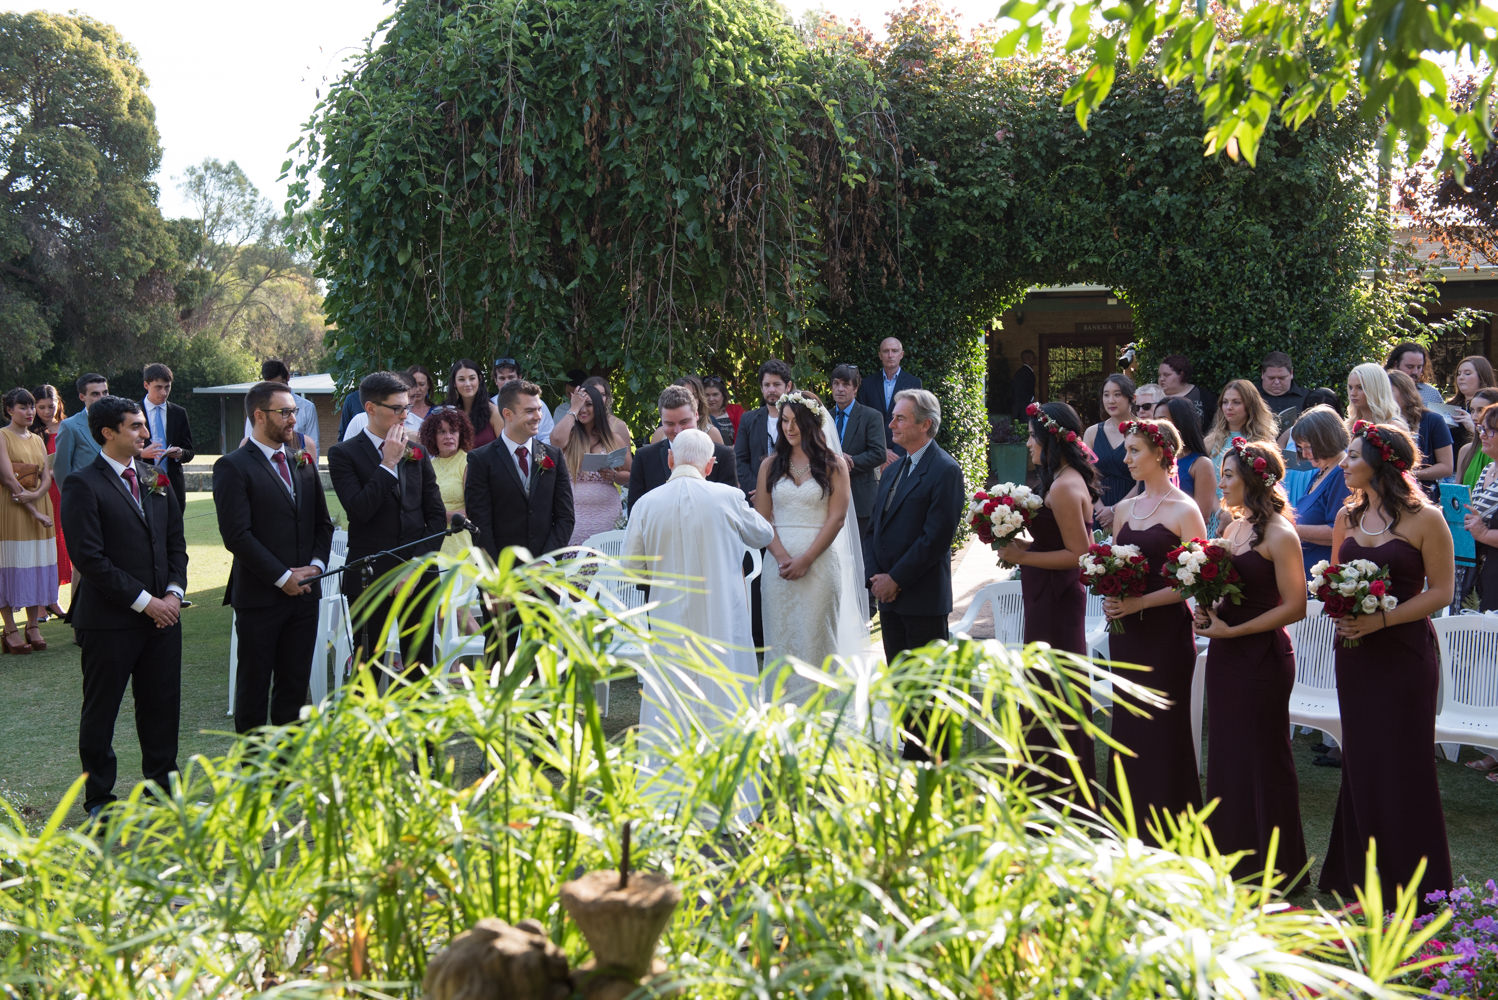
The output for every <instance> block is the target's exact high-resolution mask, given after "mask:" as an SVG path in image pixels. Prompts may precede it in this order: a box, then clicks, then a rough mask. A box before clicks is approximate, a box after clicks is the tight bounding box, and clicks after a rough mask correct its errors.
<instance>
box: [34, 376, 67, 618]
mask: <svg viewBox="0 0 1498 1000" xmlns="http://www.w3.org/2000/svg"><path fill="white" fill-rule="evenodd" d="M31 394H32V395H33V396H35V397H36V420H34V421H32V424H31V432H32V433H33V434H39V435H41V438H42V441H43V442H44V443H45V444H46V445H47V465H48V466H49V467H51V466H52V464H53V462H54V461H55V460H54V459H53V457H52V456H54V455H56V454H57V428H58V427H60V426H61V425H62V421H63V418H64V417H66V416H67V415H68V414H67V410H66V408H64V406H63V405H62V395H61V394H60V393H59V392H58V391H57V387H56V386H53V385H39V386H37V387H36V388H35V389H32V390H31ZM48 495H49V496H51V497H52V527H53V528H55V529H56V532H57V583H58V585H59V586H61V585H62V584H64V583H67V584H71V583H72V582H73V561H72V560H71V559H69V558H68V546H67V541H66V540H65V539H64V538H63V535H62V492H61V491H60V490H59V489H58V488H57V474H56V472H55V470H54V472H53V475H52V487H51V489H50V490H49V491H48ZM47 614H49V615H51V616H52V617H53V618H61V617H62V616H63V611H62V608H60V607H58V606H57V604H56V602H53V603H52V604H49V605H47Z"/></svg>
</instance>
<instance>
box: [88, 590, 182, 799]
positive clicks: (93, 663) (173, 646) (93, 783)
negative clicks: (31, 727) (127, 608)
mask: <svg viewBox="0 0 1498 1000" xmlns="http://www.w3.org/2000/svg"><path fill="white" fill-rule="evenodd" d="M141 620H142V621H144V622H147V623H148V624H147V626H146V627H143V628H131V629H81V630H79V631H78V639H79V641H80V642H81V643H82V644H83V716H82V718H81V719H80V720H79V723H78V759H79V760H80V762H82V764H83V770H84V772H85V773H86V774H87V775H88V780H87V781H85V782H84V785H83V808H84V809H88V810H91V809H93V808H94V807H95V806H103V805H107V804H108V803H110V802H113V801H114V800H115V795H114V782H115V772H116V767H117V765H116V761H115V756H114V724H115V720H116V719H118V718H119V715H120V703H121V702H122V701H123V700H124V697H125V688H126V686H127V685H128V686H129V687H130V688H131V689H132V690H133V691H134V693H135V733H136V736H137V737H138V738H139V739H140V756H141V772H142V774H144V776H145V779H146V780H147V781H154V782H156V783H157V784H158V785H160V786H161V787H162V788H163V789H165V788H166V786H167V781H168V780H169V778H170V776H171V774H172V772H174V771H176V770H177V730H178V725H179V720H180V716H181V710H182V626H181V625H180V624H178V625H173V626H172V627H171V628H157V627H156V626H155V625H154V624H150V619H148V618H146V617H145V616H144V615H142V616H141Z"/></svg>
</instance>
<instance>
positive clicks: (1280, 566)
mask: <svg viewBox="0 0 1498 1000" xmlns="http://www.w3.org/2000/svg"><path fill="white" fill-rule="evenodd" d="M1284 480H1285V463H1284V460H1283V459H1282V458H1281V457H1280V453H1279V449H1278V448H1277V447H1276V446H1275V445H1274V444H1272V443H1269V442H1264V441H1255V442H1252V443H1249V442H1247V441H1244V440H1243V439H1242V438H1235V439H1234V440H1233V441H1232V442H1231V444H1230V447H1229V451H1228V454H1227V457H1226V458H1224V459H1223V462H1222V479H1221V481H1220V482H1221V487H1222V503H1223V509H1224V510H1225V511H1226V512H1228V513H1229V514H1231V515H1232V516H1233V520H1231V521H1229V522H1228V524H1227V528H1226V530H1225V531H1224V532H1223V537H1224V538H1225V539H1226V541H1227V543H1228V549H1229V552H1230V554H1231V557H1232V560H1233V566H1234V567H1235V568H1236V569H1237V570H1238V574H1239V576H1241V577H1242V580H1243V583H1242V586H1243V600H1242V603H1240V604H1234V603H1232V602H1231V601H1223V602H1221V603H1220V604H1218V606H1217V607H1216V608H1205V607H1197V609H1196V615H1195V620H1194V625H1195V628H1196V634H1197V635H1202V636H1206V637H1207V638H1209V639H1211V640H1212V644H1211V646H1210V647H1209V648H1208V650H1207V731H1208V732H1209V733H1211V734H1212V751H1213V752H1212V753H1210V754H1208V756H1207V799H1208V800H1209V801H1210V800H1212V799H1217V800H1218V802H1217V808H1216V809H1215V810H1214V811H1213V813H1212V815H1211V816H1210V817H1208V819H1207V824H1208V826H1209V827H1210V829H1211V830H1212V837H1213V839H1214V840H1215V841H1216V842H1217V848H1218V850H1220V851H1222V852H1223V853H1224V854H1228V853H1232V852H1235V851H1246V852H1248V853H1247V854H1246V855H1245V856H1244V857H1243V858H1242V860H1240V861H1239V862H1238V865H1237V866H1236V868H1235V869H1234V871H1233V874H1234V876H1235V877H1237V878H1246V877H1248V876H1250V875H1257V874H1259V873H1261V872H1262V871H1263V870H1264V866H1265V865H1266V864H1267V863H1268V860H1269V845H1270V842H1271V840H1273V839H1274V838H1275V837H1278V840H1279V844H1278V848H1277V850H1276V853H1275V857H1274V866H1275V869H1276V870H1277V871H1278V872H1279V873H1281V874H1282V875H1284V876H1285V877H1286V878H1287V879H1291V880H1293V881H1292V882H1287V883H1286V884H1285V885H1284V886H1283V889H1284V891H1286V892H1289V891H1291V890H1293V889H1295V888H1298V887H1299V885H1300V881H1301V880H1302V879H1303V878H1305V876H1306V872H1305V871H1304V870H1303V869H1305V867H1306V841H1305V833H1304V831H1303V830H1302V828H1301V825H1300V790H1299V784H1298V782H1297V779H1296V776H1295V758H1294V755H1293V754H1292V753H1291V749H1290V690H1291V688H1293V687H1294V686H1295V655H1294V653H1293V652H1292V651H1291V649H1290V637H1289V636H1288V635H1287V634H1286V633H1285V626H1286V625H1290V624H1292V623H1294V622H1297V621H1300V620H1301V619H1302V618H1304V617H1305V615H1306V584H1305V575H1304V572H1303V566H1302V563H1301V553H1300V538H1299V536H1297V535H1296V534H1295V526H1294V525H1293V524H1291V522H1290V518H1289V516H1287V515H1288V514H1290V513H1293V512H1292V511H1291V509H1290V505H1289V503H1288V502H1287V501H1286V499H1285V491H1284V488H1283V487H1282V486H1281V485H1280V484H1281V483H1283V482H1284Z"/></svg>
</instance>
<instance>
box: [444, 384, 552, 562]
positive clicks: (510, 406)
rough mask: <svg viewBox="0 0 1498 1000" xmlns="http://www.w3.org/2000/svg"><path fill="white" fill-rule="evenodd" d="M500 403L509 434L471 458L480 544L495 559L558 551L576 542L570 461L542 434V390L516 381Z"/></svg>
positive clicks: (472, 505)
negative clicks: (511, 553)
mask: <svg viewBox="0 0 1498 1000" xmlns="http://www.w3.org/2000/svg"><path fill="white" fill-rule="evenodd" d="M497 398H498V399H499V403H498V404H497V405H498V406H499V412H500V414H501V415H502V416H503V417H504V431H503V432H502V433H501V434H500V436H499V440H498V441H494V442H492V443H491V444H487V445H485V446H484V447H482V448H475V449H474V450H473V451H472V452H470V453H469V455H468V484H467V486H466V487H465V488H464V490H463V497H464V502H465V503H467V504H468V519H469V520H470V521H472V522H473V523H474V524H475V525H477V526H478V529H479V537H478V543H479V545H481V546H482V547H483V549H484V551H485V552H487V553H489V558H491V559H494V560H498V559H499V553H500V552H501V551H502V550H504V549H507V548H510V547H512V546H523V547H524V548H525V549H527V550H528V551H529V552H530V554H531V555H532V556H540V555H543V554H545V553H547V552H554V551H555V550H557V549H559V548H561V547H562V546H564V545H566V544H567V539H569V538H571V537H572V528H573V522H574V517H575V515H574V513H573V507H572V478H571V476H570V475H568V472H567V461H566V459H565V458H564V457H563V455H562V452H561V449H559V448H557V447H556V445H552V444H547V443H545V442H543V441H542V440H541V439H540V437H539V434H538V432H539V429H540V427H541V414H542V412H544V411H545V409H546V404H545V403H543V402H541V388H540V386H537V385H535V384H533V383H531V382H526V381H523V380H519V379H511V380H510V381H508V382H506V383H505V384H504V385H503V386H501V387H500V390H499V395H498V397H497Z"/></svg>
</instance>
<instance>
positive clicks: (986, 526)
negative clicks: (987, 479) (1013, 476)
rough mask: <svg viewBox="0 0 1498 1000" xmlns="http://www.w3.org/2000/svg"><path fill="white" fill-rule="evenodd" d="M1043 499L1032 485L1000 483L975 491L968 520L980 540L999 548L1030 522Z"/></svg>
mask: <svg viewBox="0 0 1498 1000" xmlns="http://www.w3.org/2000/svg"><path fill="white" fill-rule="evenodd" d="M1042 503H1043V501H1042V500H1041V498H1040V495H1039V494H1038V493H1036V492H1035V491H1034V490H1032V489H1030V487H1028V486H1025V485H1023V484H1015V483H1000V484H999V485H998V486H995V487H993V488H992V489H987V490H979V491H978V492H976V493H974V494H973V502H972V504H971V505H970V506H969V507H968V509H967V523H968V526H969V527H971V528H972V529H973V531H974V532H975V533H977V535H978V540H979V541H981V542H982V543H983V544H984V545H987V546H989V547H990V548H992V549H993V550H994V551H998V550H999V549H1002V548H1003V547H1004V546H1006V545H1008V544H1009V543H1010V542H1012V541H1014V540H1015V539H1016V538H1018V537H1019V536H1020V534H1021V533H1023V532H1024V530H1025V529H1026V528H1028V527H1029V526H1030V521H1031V519H1033V518H1034V517H1035V512H1036V511H1037V510H1039V509H1040V507H1041V504H1042ZM1000 562H1001V563H1003V560H1000ZM1004 565H1008V564H1007V563H1004Z"/></svg>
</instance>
